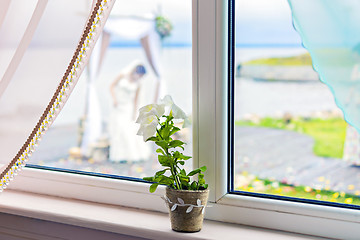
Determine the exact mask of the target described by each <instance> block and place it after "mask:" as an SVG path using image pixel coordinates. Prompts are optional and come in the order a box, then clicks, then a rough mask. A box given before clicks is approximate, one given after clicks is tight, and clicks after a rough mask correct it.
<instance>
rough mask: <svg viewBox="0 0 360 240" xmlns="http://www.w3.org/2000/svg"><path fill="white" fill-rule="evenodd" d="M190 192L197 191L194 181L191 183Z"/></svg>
mask: <svg viewBox="0 0 360 240" xmlns="http://www.w3.org/2000/svg"><path fill="white" fill-rule="evenodd" d="M190 188H191V190H197V184H196V182H195V181H193V182H192V183H191V185H190Z"/></svg>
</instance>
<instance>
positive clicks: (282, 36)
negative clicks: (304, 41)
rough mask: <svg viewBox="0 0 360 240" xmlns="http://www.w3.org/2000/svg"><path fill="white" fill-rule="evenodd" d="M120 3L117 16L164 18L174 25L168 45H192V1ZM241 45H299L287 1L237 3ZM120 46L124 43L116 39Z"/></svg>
mask: <svg viewBox="0 0 360 240" xmlns="http://www.w3.org/2000/svg"><path fill="white" fill-rule="evenodd" d="M123 2H124V0H122V1H121V0H118V1H117V3H116V5H115V7H114V9H113V13H114V14H118V15H146V14H149V13H152V14H154V13H155V14H159V13H160V14H161V15H164V16H166V17H168V18H169V19H170V20H171V22H172V23H173V25H174V29H173V31H172V34H171V36H170V37H168V38H166V39H165V41H164V43H165V44H170V45H174V44H175V45H176V44H179V45H190V44H191V0H151V1H149V0H132V1H131V4H123ZM235 8H236V20H235V21H236V24H235V26H236V43H237V45H245V46H250V45H277V46H281V45H299V46H300V44H301V41H300V37H299V35H298V34H297V32H296V31H295V30H294V28H293V26H292V18H291V11H290V7H289V5H288V2H287V0H271V1H269V0H250V1H249V0H235ZM116 41H117V42H123V41H122V40H121V39H116Z"/></svg>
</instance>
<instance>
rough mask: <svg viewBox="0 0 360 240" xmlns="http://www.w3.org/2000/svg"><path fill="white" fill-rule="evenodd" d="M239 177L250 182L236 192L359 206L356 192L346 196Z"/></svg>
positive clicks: (322, 190) (243, 175) (246, 174)
mask: <svg viewBox="0 0 360 240" xmlns="http://www.w3.org/2000/svg"><path fill="white" fill-rule="evenodd" d="M241 175H242V177H244V178H249V177H250V178H251V179H252V180H251V181H250V182H248V183H247V184H245V185H241V186H238V187H237V188H236V190H238V191H246V192H256V193H263V194H271V195H279V196H286V197H294V198H302V199H310V200H319V201H329V202H336V203H345V204H354V205H360V198H359V195H360V191H356V194H348V193H345V192H335V191H331V190H326V189H313V188H311V187H307V186H292V185H289V184H284V183H280V182H277V181H271V180H268V179H258V178H256V177H255V178H253V177H251V175H249V174H248V173H246V172H243V173H241ZM235 184H236V183H235ZM349 187H353V186H349Z"/></svg>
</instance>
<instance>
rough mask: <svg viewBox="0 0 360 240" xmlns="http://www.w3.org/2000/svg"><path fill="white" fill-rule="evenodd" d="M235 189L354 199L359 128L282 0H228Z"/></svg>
mask: <svg viewBox="0 0 360 240" xmlns="http://www.w3.org/2000/svg"><path fill="white" fill-rule="evenodd" d="M235 29H236V30H235V36H236V37H235V39H236V49H235V74H236V77H235V86H234V97H235V106H234V118H235V127H234V139H235V142H234V144H235V147H234V149H235V150H234V151H235V154H234V156H235V159H234V168H235V169H234V171H235V175H234V178H233V179H234V180H233V181H234V189H233V190H234V191H244V192H247V193H265V194H271V195H277V196H285V197H295V198H301V199H310V200H319V201H325V202H327V203H330V202H335V203H345V204H355V205H359V204H360V198H359V197H358V196H359V195H360V172H359V165H360V159H359V157H360V155H359V149H360V148H359V146H360V145H359V135H358V134H357V132H356V131H354V129H352V128H351V127H349V126H348V125H347V124H346V122H345V121H344V119H343V115H342V113H341V111H340V110H339V109H338V107H337V106H336V104H335V101H334V98H333V96H332V94H331V91H330V90H329V88H328V87H327V86H326V85H325V84H323V83H321V82H320V81H319V78H318V75H317V73H316V72H315V71H314V70H313V68H312V65H311V64H312V63H311V57H310V55H309V53H308V52H307V51H306V49H305V48H303V47H302V45H301V40H300V37H299V35H298V33H297V32H296V31H295V30H294V28H293V26H292V18H291V11H290V8H289V5H288V2H287V1H286V0H272V1H265V0H254V1H247V0H235Z"/></svg>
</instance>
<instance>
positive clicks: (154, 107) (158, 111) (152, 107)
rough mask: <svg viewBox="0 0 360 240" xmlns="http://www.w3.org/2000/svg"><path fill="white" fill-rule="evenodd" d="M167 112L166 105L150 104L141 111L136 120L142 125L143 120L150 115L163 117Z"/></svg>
mask: <svg viewBox="0 0 360 240" xmlns="http://www.w3.org/2000/svg"><path fill="white" fill-rule="evenodd" d="M164 112H165V105H164V104H149V105H146V106H144V107H142V108H140V109H139V117H138V118H137V119H136V123H141V121H142V119H143V118H146V117H148V116H150V115H155V116H157V117H161V116H162V115H163V114H164Z"/></svg>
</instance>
